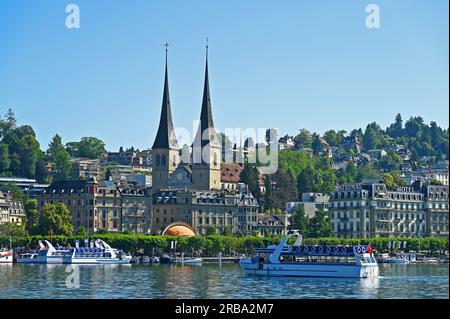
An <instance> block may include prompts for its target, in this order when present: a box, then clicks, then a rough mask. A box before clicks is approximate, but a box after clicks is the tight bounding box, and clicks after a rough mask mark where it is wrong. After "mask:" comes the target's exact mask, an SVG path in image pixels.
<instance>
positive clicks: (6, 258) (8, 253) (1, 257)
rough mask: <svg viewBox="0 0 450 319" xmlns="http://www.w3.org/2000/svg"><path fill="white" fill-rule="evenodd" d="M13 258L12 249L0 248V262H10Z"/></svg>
mask: <svg viewBox="0 0 450 319" xmlns="http://www.w3.org/2000/svg"><path fill="white" fill-rule="evenodd" d="M13 260H14V254H13V251H12V249H8V250H6V249H5V250H0V264H12V263H13Z"/></svg>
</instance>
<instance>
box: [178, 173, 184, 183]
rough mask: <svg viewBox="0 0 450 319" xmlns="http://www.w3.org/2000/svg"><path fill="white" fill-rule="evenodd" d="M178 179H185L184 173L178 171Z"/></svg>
mask: <svg viewBox="0 0 450 319" xmlns="http://www.w3.org/2000/svg"><path fill="white" fill-rule="evenodd" d="M176 178H177V180H179V181H181V180H183V173H178V174H177V176H176Z"/></svg>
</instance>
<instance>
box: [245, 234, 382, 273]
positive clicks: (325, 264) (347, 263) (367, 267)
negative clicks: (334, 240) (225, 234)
mask: <svg viewBox="0 0 450 319" xmlns="http://www.w3.org/2000/svg"><path fill="white" fill-rule="evenodd" d="M291 237H296V238H297V239H296V241H295V243H294V244H293V245H288V244H287V242H288V240H289V239H290V238H291ZM239 264H240V265H241V267H242V268H243V269H244V270H245V271H246V272H247V273H248V274H253V275H262V276H296V277H297V276H298V277H342V278H369V277H377V276H378V264H377V261H376V260H375V257H374V256H373V254H372V245H371V244H370V245H369V246H341V245H338V246H332V245H322V246H320V245H315V246H312V245H302V235H301V234H300V233H299V232H298V230H293V231H291V232H290V233H289V234H288V235H287V236H286V237H284V238H283V240H281V242H280V243H279V244H278V245H269V246H268V247H267V248H264V249H257V254H256V255H255V256H254V257H251V258H242V259H240V261H239Z"/></svg>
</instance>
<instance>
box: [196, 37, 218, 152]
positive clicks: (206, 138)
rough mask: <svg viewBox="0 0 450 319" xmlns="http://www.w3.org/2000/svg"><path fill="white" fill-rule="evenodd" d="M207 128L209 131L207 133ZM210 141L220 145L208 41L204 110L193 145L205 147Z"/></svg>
mask: <svg viewBox="0 0 450 319" xmlns="http://www.w3.org/2000/svg"><path fill="white" fill-rule="evenodd" d="M205 130H207V131H208V133H205ZM208 143H210V144H212V145H215V146H218V144H219V143H218V138H217V134H216V131H215V128H214V121H213V115H212V110H211V96H210V92H209V76H208V42H207V43H206V66H205V83H204V85H203V100H202V110H201V113H200V123H199V127H198V130H197V134H196V136H195V139H194V145H193V146H200V145H201V147H203V146H205V145H207V144H208Z"/></svg>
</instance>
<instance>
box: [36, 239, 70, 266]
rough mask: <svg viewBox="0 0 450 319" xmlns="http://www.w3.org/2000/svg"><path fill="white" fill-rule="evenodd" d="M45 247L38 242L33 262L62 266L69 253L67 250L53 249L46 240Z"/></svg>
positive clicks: (63, 248)
mask: <svg viewBox="0 0 450 319" xmlns="http://www.w3.org/2000/svg"><path fill="white" fill-rule="evenodd" d="M44 242H45V245H44V244H43V243H42V242H41V241H39V251H38V253H37V257H36V258H33V259H35V261H34V262H36V263H40V264H63V263H64V260H65V257H67V255H68V253H69V248H65V247H58V248H55V247H54V246H53V245H52V244H51V243H50V242H49V241H48V240H44ZM30 263H31V262H30Z"/></svg>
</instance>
